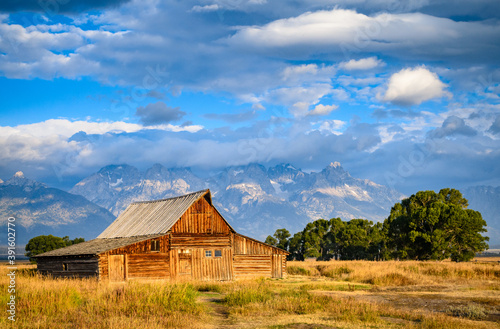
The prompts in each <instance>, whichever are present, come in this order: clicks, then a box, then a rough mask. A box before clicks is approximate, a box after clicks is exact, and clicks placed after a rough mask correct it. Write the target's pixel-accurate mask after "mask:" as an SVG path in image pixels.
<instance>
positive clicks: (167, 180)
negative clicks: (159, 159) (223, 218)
mask: <svg viewBox="0 0 500 329" xmlns="http://www.w3.org/2000/svg"><path fill="white" fill-rule="evenodd" d="M204 188H206V183H205V182H204V181H202V180H201V179H199V178H198V177H196V176H195V175H193V173H191V170H189V169H187V168H181V169H167V168H165V167H164V166H162V165H160V164H155V165H154V166H153V167H151V168H150V169H148V170H147V171H146V172H140V171H139V170H138V169H137V168H135V167H132V166H129V165H125V164H123V165H110V166H106V167H104V168H102V169H101V170H99V171H98V172H97V173H95V174H93V175H91V176H89V177H87V178H85V179H83V180H82V181H80V182H79V183H77V184H76V185H75V186H74V187H73V188H72V189H71V190H70V193H73V194H79V195H82V196H84V197H85V198H87V199H88V200H90V201H92V202H94V203H95V204H97V205H99V206H101V207H104V208H106V209H108V210H109V211H111V212H112V213H113V214H114V215H115V216H117V215H119V214H120V213H121V212H122V211H123V210H125V208H127V206H128V205H129V204H130V203H132V202H134V201H145V200H155V199H161V198H167V197H172V196H178V195H182V194H187V193H189V192H194V191H198V190H202V189H204Z"/></svg>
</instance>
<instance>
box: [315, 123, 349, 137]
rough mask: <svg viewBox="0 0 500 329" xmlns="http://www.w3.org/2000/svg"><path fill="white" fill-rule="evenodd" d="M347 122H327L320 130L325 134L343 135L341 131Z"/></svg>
mask: <svg viewBox="0 0 500 329" xmlns="http://www.w3.org/2000/svg"><path fill="white" fill-rule="evenodd" d="M346 124H347V122H345V121H342V120H325V121H323V122H322V123H321V125H320V126H319V128H318V130H319V131H321V132H323V133H325V132H326V133H330V134H334V135H341V134H342V133H341V132H340V131H339V130H340V129H342V128H343V127H344V126H345V125H346Z"/></svg>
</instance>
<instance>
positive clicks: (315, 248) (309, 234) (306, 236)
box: [302, 219, 330, 260]
mask: <svg viewBox="0 0 500 329" xmlns="http://www.w3.org/2000/svg"><path fill="white" fill-rule="evenodd" d="M329 228H330V223H329V221H327V220H325V219H318V220H315V221H314V222H311V223H307V225H306V227H305V228H304V230H303V231H302V239H303V250H304V253H303V256H304V257H305V258H307V257H315V258H316V259H318V260H323V259H326V258H327V255H328V251H329V249H328V245H327V243H326V242H327V241H326V240H325V239H324V237H325V235H326V234H327V232H328V230H329Z"/></svg>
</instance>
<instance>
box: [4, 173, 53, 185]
mask: <svg viewBox="0 0 500 329" xmlns="http://www.w3.org/2000/svg"><path fill="white" fill-rule="evenodd" d="M4 184H5V185H17V186H22V187H25V188H38V187H47V185H45V184H43V183H39V182H37V181H34V180H32V179H28V178H26V177H24V173H23V172H22V171H18V172H16V173H15V174H14V175H13V176H12V178H11V179H9V180H7V181H6V182H4Z"/></svg>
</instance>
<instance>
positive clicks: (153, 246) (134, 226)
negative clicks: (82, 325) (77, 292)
mask: <svg viewBox="0 0 500 329" xmlns="http://www.w3.org/2000/svg"><path fill="white" fill-rule="evenodd" d="M287 255H288V252H287V251H285V250H282V249H279V248H276V247H273V246H270V245H268V244H265V243H262V242H260V241H257V240H255V239H252V238H249V237H246V236H243V235H241V234H238V233H236V232H235V231H234V230H233V228H232V227H231V226H230V225H229V223H228V222H227V221H226V220H225V219H224V218H223V217H222V216H221V214H220V213H219V212H218V211H217V209H216V208H215V207H214V205H213V204H212V198H211V195H210V190H204V191H199V192H195V193H191V194H187V195H184V196H180V197H176V198H169V199H164V200H155V201H145V202H134V203H132V204H130V205H129V206H128V207H127V209H125V211H124V212H123V213H122V214H120V216H118V218H116V220H115V221H114V222H113V223H111V225H110V226H109V227H108V228H107V229H106V230H104V232H102V233H101V234H100V235H99V236H98V237H97V238H96V239H94V240H91V241H86V242H83V243H79V244H76V245H72V246H69V247H66V248H62V249H57V250H52V251H49V252H46V253H43V254H40V255H38V256H36V260H37V267H38V271H39V272H41V273H45V274H51V275H52V276H54V277H70V276H76V277H92V276H97V277H98V278H99V279H100V280H109V281H111V282H119V281H125V280H133V279H171V280H184V279H185V280H221V281H223V280H233V279H240V278H248V277H270V278H271V277H272V278H283V277H284V276H285V275H286V256H287Z"/></svg>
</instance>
